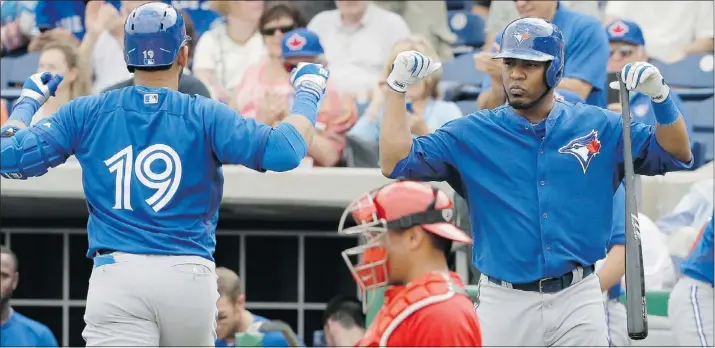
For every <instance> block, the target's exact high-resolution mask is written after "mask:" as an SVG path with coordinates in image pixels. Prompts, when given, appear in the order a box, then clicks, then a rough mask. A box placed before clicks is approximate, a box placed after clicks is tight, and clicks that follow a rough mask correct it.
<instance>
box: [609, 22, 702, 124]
mask: <svg viewBox="0 0 715 348" xmlns="http://www.w3.org/2000/svg"><path fill="white" fill-rule="evenodd" d="M606 35H608V41H609V44H610V48H611V51H610V52H611V57H610V59H609V60H608V72H609V73H613V72H618V71H621V69H623V67H625V66H626V64H628V63H634V62H646V61H648V58H649V57H648V54H647V52H646V48H645V46H646V43H645V39H644V37H643V31H641V28H640V26H638V24H636V23H635V22H632V21H628V20H620V19H619V20H615V21H613V22H611V23H609V24H608V25H607V26H606ZM664 78H665V79H666V81H667V80H668V76H664ZM670 96H671V98H673V101H674V102H675V104H676V105H677V106H678V110H680V112H681V113H683V118H684V119H685V121H686V123H688V118H687V115H685V113H684V110H686V109H685V108H684V107H683V101H682V100H681V99H680V97H679V96H678V93H677V92H675V91H674V90H672V89H671V90H670ZM630 105H631V116H632V117H633V120H634V121H637V122H641V123H645V124H649V125H653V126H655V124H656V122H655V114H654V113H653V107H652V105H651V100H650V97H648V96H647V95H645V94H643V93H639V92H631V104H630ZM608 109H609V110H612V111H615V112H617V113H619V114H620V113H621V112H622V111H623V110H622V109H621V103H620V102H612V103H609V104H608ZM690 132H691V128H690V127H688V133H690Z"/></svg>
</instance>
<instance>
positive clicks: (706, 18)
mask: <svg viewBox="0 0 715 348" xmlns="http://www.w3.org/2000/svg"><path fill="white" fill-rule="evenodd" d="M605 11H606V16H612V17H618V18H623V19H626V20H631V21H633V22H635V23H636V24H638V26H640V27H641V29H642V30H643V36H644V38H645V48H646V51H647V52H648V55H649V56H650V57H652V58H656V59H659V60H665V61H667V60H668V59H670V58H671V56H672V55H673V54H674V52H677V51H678V50H679V49H680V48H681V47H683V46H685V45H687V44H690V43H692V42H693V41H695V40H696V39H702V38H712V37H713V2H712V1H609V2H608V3H607V4H606V9H605Z"/></svg>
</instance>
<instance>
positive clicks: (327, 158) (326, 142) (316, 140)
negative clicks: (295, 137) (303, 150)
mask: <svg viewBox="0 0 715 348" xmlns="http://www.w3.org/2000/svg"><path fill="white" fill-rule="evenodd" d="M323 134H324V133H322V134H321V133H317V132H316V133H315V135H314V136H313V141H312V142H311V143H309V144H310V145H308V155H309V156H310V157H312V158H313V160H315V161H316V162H318V163H319V164H320V165H321V166H323V167H332V166H335V165H336V164H337V163H338V161H340V153H339V152H338V150H337V149H336V148H335V146H334V145H333V142H332V141H331V140H330V139H328V138H327V137H326V136H325V135H323Z"/></svg>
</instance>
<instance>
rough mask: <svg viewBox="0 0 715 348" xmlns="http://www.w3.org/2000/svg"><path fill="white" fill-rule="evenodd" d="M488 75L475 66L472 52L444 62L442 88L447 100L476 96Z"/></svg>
mask: <svg viewBox="0 0 715 348" xmlns="http://www.w3.org/2000/svg"><path fill="white" fill-rule="evenodd" d="M485 78H487V75H486V74H484V73H483V72H481V71H479V70H477V68H475V67H474V57H473V55H472V54H463V55H461V56H458V57H456V58H454V59H452V60H449V61H446V62H443V63H442V79H441V82H440V85H441V86H440V89H441V91H442V92H443V94H442V95H443V97H444V99H445V100H450V101H455V100H460V99H465V98H476V97H477V96H478V95H479V92H480V89H479V86H481V85H482V81H484V79H485Z"/></svg>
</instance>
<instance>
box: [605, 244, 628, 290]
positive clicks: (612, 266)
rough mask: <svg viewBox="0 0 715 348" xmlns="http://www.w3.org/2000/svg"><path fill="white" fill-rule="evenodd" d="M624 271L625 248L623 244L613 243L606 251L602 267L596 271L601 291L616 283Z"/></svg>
mask: <svg viewBox="0 0 715 348" xmlns="http://www.w3.org/2000/svg"><path fill="white" fill-rule="evenodd" d="M625 273H626V248H625V246H624V245H620V244H619V245H614V246H613V247H612V248H611V250H609V251H608V255H607V257H606V261H604V263H603V267H601V269H600V270H599V271H598V278H599V280H600V281H601V291H608V289H610V288H612V287H613V286H614V285H616V284H618V282H620V281H621V278H622V277H623V274H625Z"/></svg>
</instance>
